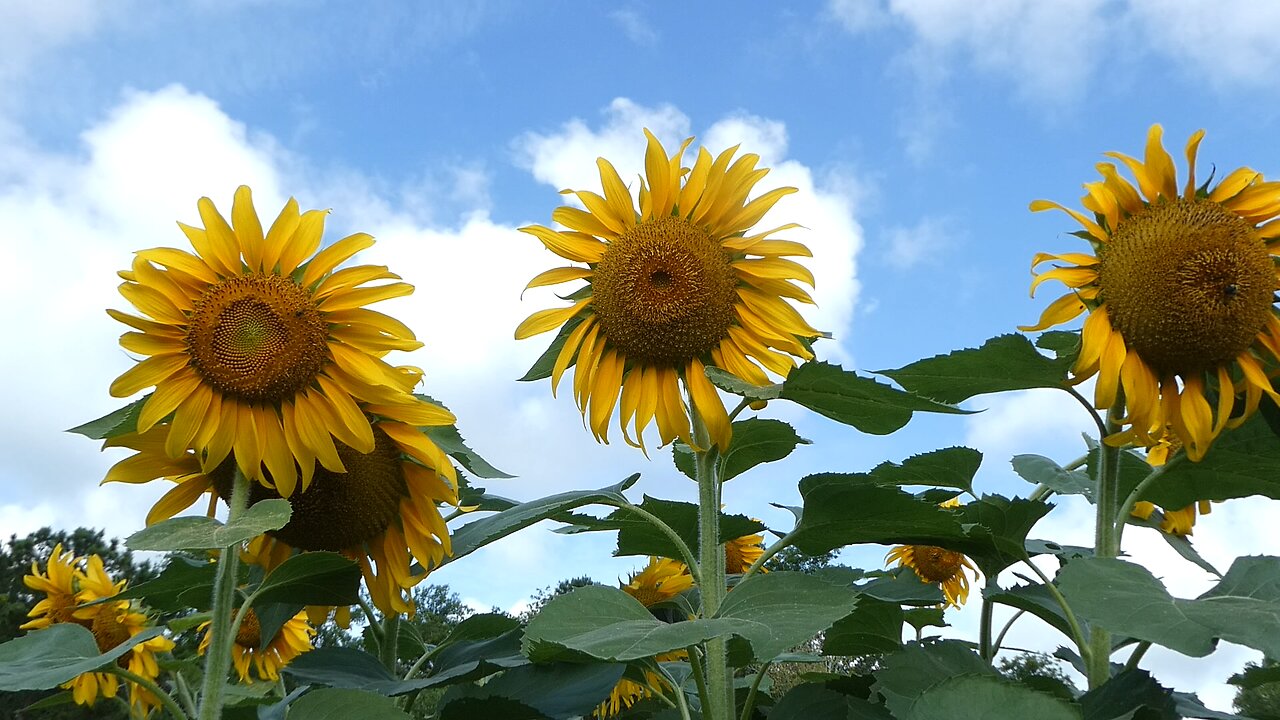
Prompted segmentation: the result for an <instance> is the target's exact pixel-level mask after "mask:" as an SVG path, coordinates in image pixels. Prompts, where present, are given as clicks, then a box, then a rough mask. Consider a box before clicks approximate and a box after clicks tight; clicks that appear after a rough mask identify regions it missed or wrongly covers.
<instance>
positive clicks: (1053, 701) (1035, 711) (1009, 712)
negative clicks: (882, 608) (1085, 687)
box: [899, 675, 1083, 720]
mask: <svg viewBox="0 0 1280 720" xmlns="http://www.w3.org/2000/svg"><path fill="white" fill-rule="evenodd" d="M899 717H907V718H911V720H990V719H991V718H1035V720H1081V719H1082V717H1083V716H1082V715H1081V713H1080V708H1079V707H1076V706H1075V705H1073V704H1071V703H1068V702H1065V701H1063V700H1060V699H1058V698H1055V697H1050V696H1049V695H1045V694H1044V693H1040V692H1037V691H1035V690H1032V689H1031V688H1028V687H1024V686H1022V685H1017V684H1014V683H1011V682H1008V681H1006V680H1002V679H1000V678H996V677H991V676H986V675H979V676H975V675H961V676H959V677H952V678H948V679H946V680H943V681H942V682H940V683H938V684H937V685H934V686H932V687H930V688H929V689H927V690H925V691H924V692H923V693H922V694H921V695H920V697H918V698H916V700H915V702H913V703H912V704H911V709H910V710H909V711H908V712H907V714H905V715H899Z"/></svg>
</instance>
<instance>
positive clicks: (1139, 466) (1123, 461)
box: [1085, 436, 1181, 507]
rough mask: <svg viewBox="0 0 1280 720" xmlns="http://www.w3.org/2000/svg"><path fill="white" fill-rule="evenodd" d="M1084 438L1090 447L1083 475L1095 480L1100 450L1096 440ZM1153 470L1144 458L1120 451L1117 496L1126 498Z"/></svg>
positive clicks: (1132, 451)
mask: <svg viewBox="0 0 1280 720" xmlns="http://www.w3.org/2000/svg"><path fill="white" fill-rule="evenodd" d="M1086 438H1087V439H1088V440H1089V446H1090V447H1089V454H1088V461H1087V462H1086V463H1085V473H1086V474H1087V475H1088V476H1089V477H1091V478H1096V477H1098V462H1099V458H1100V455H1099V450H1100V448H1099V446H1098V443H1097V441H1096V440H1093V438H1088V436H1086ZM1153 469H1154V468H1152V467H1151V465H1150V464H1149V463H1147V459H1146V458H1145V457H1144V456H1142V455H1140V454H1138V453H1137V452H1136V451H1134V450H1121V451H1120V469H1119V472H1118V473H1117V475H1118V478H1117V480H1118V481H1117V483H1116V486H1117V491H1118V493H1119V496H1120V497H1121V498H1125V497H1127V496H1128V495H1129V493H1131V492H1133V490H1134V488H1136V487H1138V484H1139V483H1141V482H1142V481H1143V480H1145V479H1146V478H1147V476H1148V475H1150V474H1151V471H1152V470H1153ZM1156 484H1157V485H1158V484H1160V483H1156ZM1179 507H1181V506H1179Z"/></svg>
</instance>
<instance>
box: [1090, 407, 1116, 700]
mask: <svg viewBox="0 0 1280 720" xmlns="http://www.w3.org/2000/svg"><path fill="white" fill-rule="evenodd" d="M1122 417H1124V394H1123V392H1117V394H1116V401H1115V404H1113V405H1112V406H1111V409H1110V410H1108V411H1107V419H1106V422H1105V424H1103V427H1102V436H1101V437H1099V438H1098V442H1099V448H1098V456H1099V462H1098V484H1097V492H1098V496H1097V505H1096V510H1097V515H1096V517H1095V520H1094V521H1095V523H1096V524H1095V527H1094V537H1093V555H1094V557H1100V558H1114V557H1116V556H1118V555H1119V554H1120V542H1119V540H1120V534H1119V533H1118V532H1117V531H1116V521H1117V516H1116V511H1117V510H1118V509H1119V505H1120V482H1119V477H1120V448H1118V447H1114V446H1112V445H1108V444H1107V441H1106V440H1107V437H1108V436H1109V435H1112V434H1114V433H1115V432H1117V431H1119V430H1120V423H1119V419H1120V418H1122ZM1121 522H1123V521H1121ZM1086 662H1087V663H1088V666H1087V667H1088V670H1089V689H1091V690H1092V689H1096V688H1098V687H1101V686H1102V685H1103V684H1104V683H1106V682H1107V681H1108V680H1110V679H1111V633H1110V631H1107V630H1104V629H1102V628H1100V627H1098V626H1097V625H1094V626H1093V627H1092V628H1091V629H1090V631H1089V656H1088V658H1086Z"/></svg>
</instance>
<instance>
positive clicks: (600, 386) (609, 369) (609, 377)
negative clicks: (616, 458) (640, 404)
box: [591, 350, 624, 444]
mask: <svg viewBox="0 0 1280 720" xmlns="http://www.w3.org/2000/svg"><path fill="white" fill-rule="evenodd" d="M623 365H624V359H622V358H619V357H618V352H617V351H616V350H609V351H608V352H606V353H605V354H604V356H603V357H602V358H600V365H599V367H598V368H596V373H595V377H594V378H593V382H592V387H591V431H592V433H594V434H595V436H596V439H597V440H599V441H600V442H603V443H606V444H608V442H609V417H610V416H611V415H612V414H613V407H614V405H616V404H617V402H618V394H619V392H620V391H621V389H622V370H623Z"/></svg>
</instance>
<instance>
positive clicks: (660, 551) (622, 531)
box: [599, 495, 765, 562]
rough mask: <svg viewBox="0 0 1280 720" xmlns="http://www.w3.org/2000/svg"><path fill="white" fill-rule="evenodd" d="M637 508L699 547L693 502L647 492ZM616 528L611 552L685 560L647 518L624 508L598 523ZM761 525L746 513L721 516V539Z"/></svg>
mask: <svg viewBox="0 0 1280 720" xmlns="http://www.w3.org/2000/svg"><path fill="white" fill-rule="evenodd" d="M640 507H641V508H643V509H644V510H646V511H648V512H650V513H652V514H653V515H655V516H657V517H658V518H659V519H661V520H662V521H663V522H665V523H666V524H667V525H668V526H670V527H671V529H673V530H675V531H676V534H677V535H679V536H680V539H681V540H684V542H685V544H686V545H688V546H689V547H690V548H691V549H692V550H693V551H694V552H697V548H698V506H697V505H694V504H693V503H686V502H676V501H674V500H662V499H659V498H651V497H649V496H648V495H646V496H644V499H643V500H642V501H641V502H640ZM611 526H612V527H616V528H617V529H618V549H617V550H616V551H615V552H614V555H618V556H625V555H658V556H661V557H666V558H672V559H674V560H679V561H681V562H684V557H683V556H682V555H680V552H679V550H677V549H676V546H675V544H674V543H673V542H671V539H670V538H668V537H667V536H666V535H665V534H663V533H662V531H660V530H658V529H657V528H656V527H654V526H653V524H652V523H650V522H649V521H647V520H645V519H643V518H640V517H637V516H636V515H635V514H634V513H632V512H631V511H629V510H627V509H625V508H619V509H617V510H614V511H613V512H612V513H610V514H609V516H608V517H607V518H605V520H604V521H603V523H602V524H601V525H600V526H599V529H601V530H608V529H612V528H611ZM764 529H765V528H764V524H763V523H761V522H760V521H759V520H753V519H751V518H749V517H747V516H746V515H725V514H723V513H721V515H720V542H722V543H724V542H729V541H730V540H736V539H737V538H740V537H743V536H745V535H755V534H756V533H759V532H763V531H764Z"/></svg>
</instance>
